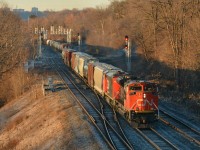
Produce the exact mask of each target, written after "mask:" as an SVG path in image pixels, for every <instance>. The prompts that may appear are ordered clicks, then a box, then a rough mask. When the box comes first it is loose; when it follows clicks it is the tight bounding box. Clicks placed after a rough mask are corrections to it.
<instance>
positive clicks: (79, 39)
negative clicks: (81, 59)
mask: <svg viewBox="0 0 200 150" xmlns="http://www.w3.org/2000/svg"><path fill="white" fill-rule="evenodd" d="M78 49H79V51H81V35H80V34H79V33H78Z"/></svg>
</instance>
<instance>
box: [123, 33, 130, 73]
mask: <svg viewBox="0 0 200 150" xmlns="http://www.w3.org/2000/svg"><path fill="white" fill-rule="evenodd" d="M124 50H125V53H126V60H127V62H126V64H127V72H131V42H130V41H129V38H128V35H126V36H125V48H124Z"/></svg>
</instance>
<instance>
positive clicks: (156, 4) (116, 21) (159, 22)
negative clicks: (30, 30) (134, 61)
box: [37, 0, 200, 91]
mask: <svg viewBox="0 0 200 150" xmlns="http://www.w3.org/2000/svg"><path fill="white" fill-rule="evenodd" d="M38 20H39V22H40V25H42V26H45V27H47V28H48V27H50V26H51V25H54V26H59V25H62V26H63V27H65V28H72V29H73V32H74V33H81V35H82V36H83V38H84V39H86V42H87V44H91V45H98V46H104V47H112V48H118V49H120V48H123V45H124V36H125V35H128V36H129V38H130V39H131V41H132V43H133V44H134V45H135V47H136V48H137V49H136V51H137V53H138V54H140V56H141V57H143V59H144V61H145V62H147V65H148V64H152V63H153V65H152V67H149V72H147V73H148V74H151V73H152V72H154V73H157V74H160V75H161V79H163V80H170V81H172V82H171V83H172V87H173V90H174V89H178V90H191V89H193V90H194V89H196V90H197V91H198V89H199V88H200V86H199V84H198V82H199V80H200V79H199V69H200V59H199V54H200V44H199V43H200V41H199V40H200V38H199V37H200V0H140V1H138V0H113V1H111V4H110V5H109V6H108V7H105V6H98V7H97V8H95V9H94V8H87V9H83V10H77V9H73V10H63V11H60V12H48V16H47V17H46V18H44V19H38ZM38 20H37V21H38ZM156 64H157V65H156ZM158 64H159V65H158ZM145 65H146V63H145ZM161 65H162V67H160V66H161ZM141 68H142V67H141Z"/></svg>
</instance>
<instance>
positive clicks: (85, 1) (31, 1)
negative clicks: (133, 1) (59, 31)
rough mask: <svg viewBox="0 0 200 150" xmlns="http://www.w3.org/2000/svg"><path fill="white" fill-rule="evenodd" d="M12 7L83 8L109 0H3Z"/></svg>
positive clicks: (106, 3)
mask: <svg viewBox="0 0 200 150" xmlns="http://www.w3.org/2000/svg"><path fill="white" fill-rule="evenodd" d="M3 1H4V2H6V3H7V4H8V5H9V7H11V8H12V9H15V8H17V9H25V10H26V11H31V8H32V7H37V8H38V9H39V10H40V11H44V10H53V11H60V10H63V9H73V8H77V9H83V8H88V7H94V8H95V7H96V6H107V5H109V3H110V0H3Z"/></svg>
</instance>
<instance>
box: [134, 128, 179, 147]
mask: <svg viewBox="0 0 200 150" xmlns="http://www.w3.org/2000/svg"><path fill="white" fill-rule="evenodd" d="M136 131H137V132H138V133H139V134H140V135H142V136H143V137H144V138H145V139H146V140H147V141H148V142H149V143H150V144H151V145H152V146H153V147H155V148H156V149H158V150H161V149H162V150H173V149H176V150H178V148H177V147H176V146H175V145H173V144H172V143H171V142H170V141H168V140H167V139H166V138H164V137H163V136H162V135H161V134H159V133H158V132H157V131H156V130H154V129H153V128H149V129H138V128H137V129H136Z"/></svg>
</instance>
